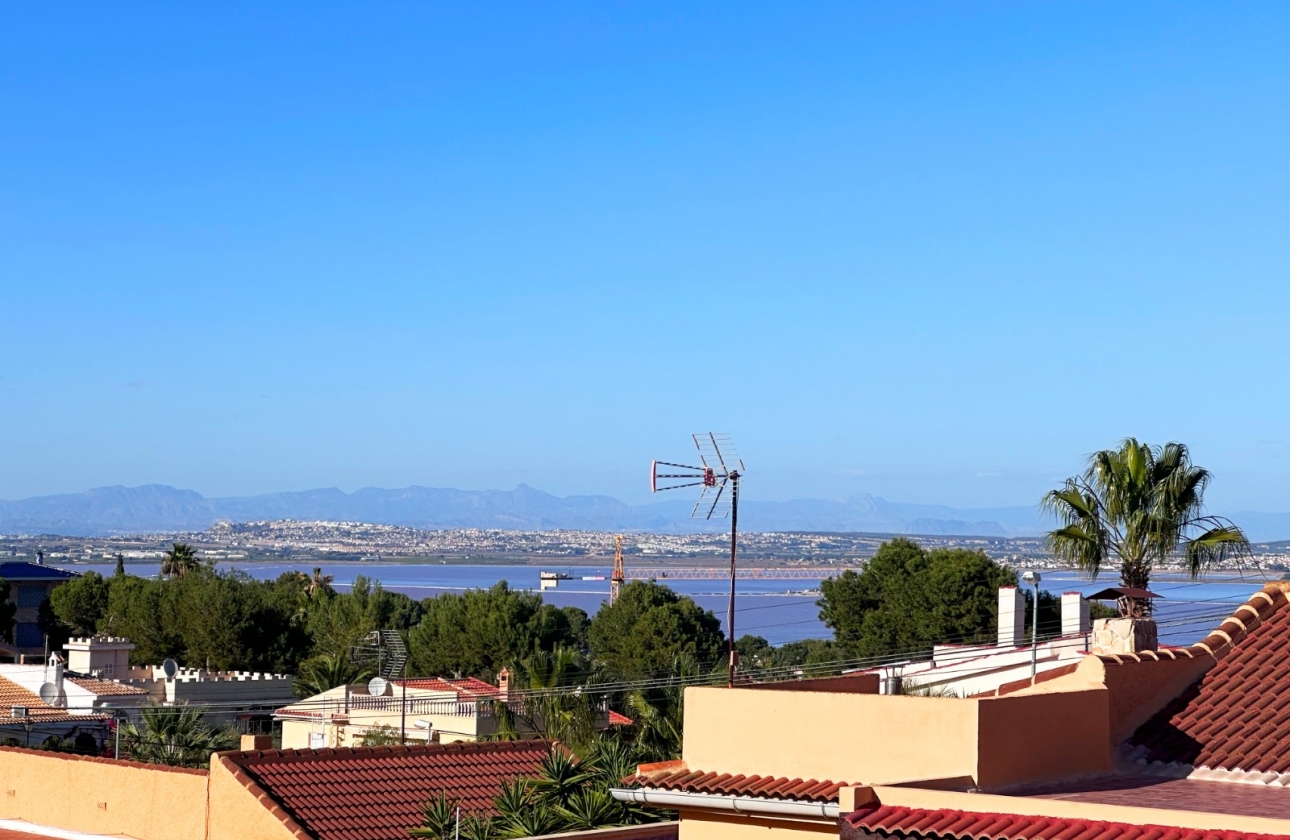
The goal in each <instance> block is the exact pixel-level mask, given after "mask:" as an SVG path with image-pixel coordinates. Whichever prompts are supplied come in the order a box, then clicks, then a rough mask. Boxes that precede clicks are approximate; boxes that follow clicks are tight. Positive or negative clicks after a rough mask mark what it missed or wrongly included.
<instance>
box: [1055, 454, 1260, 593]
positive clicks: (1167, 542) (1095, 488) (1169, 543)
mask: <svg viewBox="0 0 1290 840" xmlns="http://www.w3.org/2000/svg"><path fill="white" fill-rule="evenodd" d="M1209 481H1210V473H1209V471H1208V470H1206V469H1203V468H1201V467H1198V466H1196V465H1194V464H1192V462H1191V456H1190V454H1189V453H1188V451H1187V447H1186V446H1184V445H1182V444H1181V443H1168V444H1165V445H1164V446H1163V447H1153V446H1149V445H1147V444H1145V443H1139V442H1138V441H1137V440H1135V439H1133V438H1127V439H1126V440H1125V441H1124V442H1122V443H1121V444H1120V448H1119V449H1104V450H1102V451H1101V452H1095V453H1094V454H1093V455H1092V456H1091V457H1090V458H1089V462H1088V468H1087V469H1086V470H1084V472H1083V473H1082V474H1080V475H1077V476H1074V477H1072V478H1068V479H1066V483H1065V484H1064V485H1063V486H1062V487H1060V488H1058V489H1056V490H1052V491H1050V492H1049V493H1048V494H1047V495H1045V496H1044V499H1043V507H1044V509H1045V510H1046V511H1048V512H1050V513H1052V514H1053V515H1055V516H1056V517H1057V519H1058V521H1059V522H1060V523H1061V525H1060V527H1058V528H1057V529H1055V530H1053V531H1050V532H1049V533H1048V546H1049V548H1050V550H1051V551H1052V552H1053V554H1054V555H1055V556H1056V557H1058V558H1060V559H1063V560H1066V561H1067V562H1069V563H1072V564H1073V565H1075V566H1077V567H1078V568H1080V569H1082V570H1083V571H1085V572H1087V573H1088V574H1089V576H1090V577H1096V576H1097V573H1098V572H1099V571H1100V570H1101V569H1102V567H1103V566H1105V565H1106V564H1107V563H1110V562H1115V563H1118V564H1119V567H1120V582H1121V583H1122V584H1123V585H1124V586H1126V587H1133V588H1136V589H1146V588H1147V585H1148V584H1149V583H1150V582H1151V572H1152V570H1153V569H1154V568H1155V567H1156V566H1158V565H1160V564H1161V563H1163V562H1165V561H1166V560H1168V558H1169V557H1170V556H1173V555H1175V554H1176V553H1178V552H1179V551H1181V553H1182V557H1183V559H1184V560H1185V562H1186V564H1187V570H1188V571H1189V572H1190V573H1191V576H1192V577H1193V578H1195V577H1197V576H1198V575H1199V574H1200V573H1201V572H1202V571H1203V570H1204V569H1206V568H1208V567H1209V566H1212V565H1213V564H1215V563H1219V562H1222V561H1223V560H1225V559H1227V558H1228V557H1232V556H1240V555H1243V554H1248V553H1249V550H1250V544H1249V541H1248V540H1247V539H1246V538H1245V534H1244V533H1243V532H1242V531H1241V529H1240V528H1238V527H1236V525H1234V524H1233V523H1232V522H1231V521H1230V520H1228V519H1225V518H1223V517H1221V516H1209V515H1206V514H1205V513H1204V496H1205V488H1206V487H1208V486H1209ZM1150 609H1151V608H1150V604H1149V603H1148V602H1147V601H1146V600H1145V599H1126V600H1124V601H1123V602H1122V603H1121V611H1122V612H1123V614H1125V615H1126V616H1143V615H1147V614H1149V613H1150Z"/></svg>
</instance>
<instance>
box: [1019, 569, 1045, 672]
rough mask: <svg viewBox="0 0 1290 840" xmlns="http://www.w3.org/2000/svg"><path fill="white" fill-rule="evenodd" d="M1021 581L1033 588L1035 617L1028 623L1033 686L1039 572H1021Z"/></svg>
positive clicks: (1036, 645) (1037, 658) (1037, 628)
mask: <svg viewBox="0 0 1290 840" xmlns="http://www.w3.org/2000/svg"><path fill="white" fill-rule="evenodd" d="M1021 579H1022V580H1024V581H1025V582H1026V583H1028V584H1030V585H1031V586H1033V587H1035V611H1034V616H1035V617H1034V619H1032V621H1031V623H1030V684H1031V685H1034V684H1035V674H1036V673H1037V672H1038V670H1039V579H1040V578H1039V572H1036V571H1033V570H1032V571H1027V572H1022V573H1021Z"/></svg>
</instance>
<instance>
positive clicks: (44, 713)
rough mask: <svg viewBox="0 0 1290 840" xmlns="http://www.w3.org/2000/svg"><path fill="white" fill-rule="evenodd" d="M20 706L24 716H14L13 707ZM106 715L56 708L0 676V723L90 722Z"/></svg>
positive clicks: (105, 718)
mask: <svg viewBox="0 0 1290 840" xmlns="http://www.w3.org/2000/svg"><path fill="white" fill-rule="evenodd" d="M15 706H21V707H23V708H25V709H26V710H27V716H26V717H25V718H15V717H14V716H13V708H14V707H15ZM107 719H108V716H107V715H73V714H68V713H67V711H65V710H63V709H57V708H54V707H53V706H51V705H49V704H48V703H46V702H45V701H44V700H41V699H40V698H39V697H37V696H36V694H35V693H34V692H32V691H28V690H27V689H25V688H23V687H22V686H20V685H18V684H17V683H16V682H14V681H13V680H8V679H5V678H4V677H0V725H7V724H14V723H24V722H29V721H37V722H39V723H65V722H69V721H76V722H83V723H91V722H98V721H104V720H107Z"/></svg>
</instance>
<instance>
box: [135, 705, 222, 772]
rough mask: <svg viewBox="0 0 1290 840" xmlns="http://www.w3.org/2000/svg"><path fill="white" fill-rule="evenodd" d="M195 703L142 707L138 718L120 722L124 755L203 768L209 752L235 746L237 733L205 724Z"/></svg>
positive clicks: (207, 761)
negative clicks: (137, 719) (190, 704)
mask: <svg viewBox="0 0 1290 840" xmlns="http://www.w3.org/2000/svg"><path fill="white" fill-rule="evenodd" d="M204 711H205V710H204V709H202V708H200V707H198V706H144V707H143V708H142V709H140V710H139V721H138V722H137V723H136V722H135V721H133V720H127V721H125V722H124V723H122V724H121V746H122V748H123V751H124V752H125V754H126V755H127V756H129V757H130V758H132V759H134V760H135V761H146V762H148V763H149V764H170V765H177V766H182V767H204V766H206V764H208V763H209V762H210V757H211V753H214V752H219V751H221V750H231V749H233V748H234V747H236V746H237V733H236V732H234V731H233V730H232V729H229V728H226V727H217V726H212V725H210V724H208V723H206V721H205V718H204Z"/></svg>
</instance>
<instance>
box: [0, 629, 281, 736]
mask: <svg viewBox="0 0 1290 840" xmlns="http://www.w3.org/2000/svg"><path fill="white" fill-rule="evenodd" d="M134 649H135V646H134V644H133V643H131V641H130V640H129V639H126V638H122V637H119V636H92V637H86V638H73V639H70V640H68V642H67V644H66V645H65V646H64V650H65V651H66V652H67V673H68V675H69V679H68V681H65V683H67V682H70V684H68V685H67V686H66V687H67V692H68V698H69V702H68V708H69V709H70V708H73V704H72V703H71V698H72V697H73V695H75V696H78V697H79V696H82V695H93V696H94V698H95V699H94V700H93V701H91V702H90V703H89V705H90V706H91V707H93V708H117V709H126V710H131V709H135V708H137V707H139V706H141V705H146V704H148V703H153V704H156V705H160V706H176V705H189V706H201V707H204V708H205V709H206V717H207V719H208V720H211V721H213V722H216V723H232V722H235V721H243V722H245V721H248V720H250V719H255V718H267V717H268V716H270V715H271V714H272V713H273V710H274V709H276V708H278V707H279V706H281V705H282V704H284V703H290V702H291V701H292V700H293V699H295V692H294V686H295V678H294V677H292V676H291V675H289V674H266V673H261V672H258V671H215V670H209V669H206V668H183V667H180V666H178V665H176V664H175V663H174V662H169V663H159V664H156V665H144V666H133V665H131V664H130V653H131V651H133V650H134ZM6 667H12V666H4V665H0V674H4V673H6V671H5V668H6ZM81 707H84V706H81Z"/></svg>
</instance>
